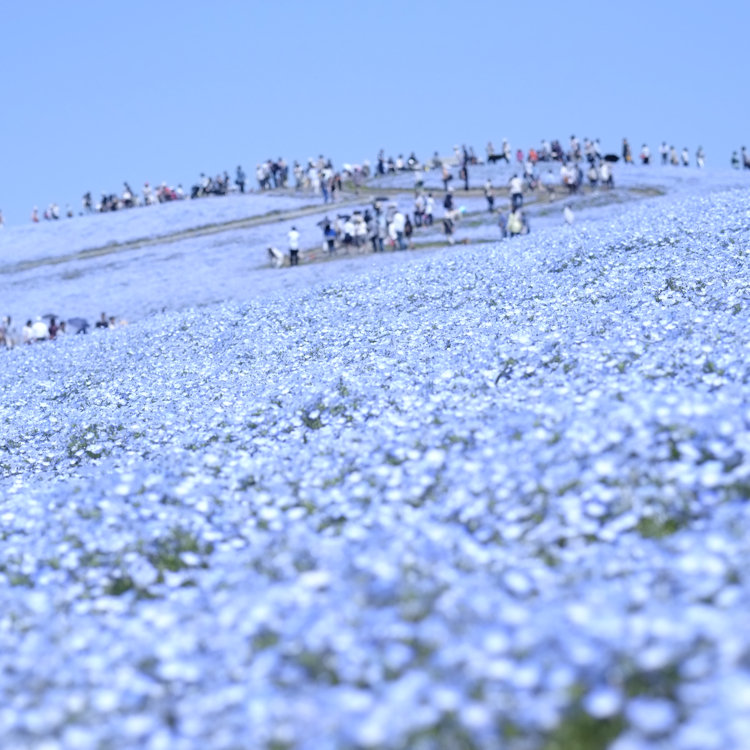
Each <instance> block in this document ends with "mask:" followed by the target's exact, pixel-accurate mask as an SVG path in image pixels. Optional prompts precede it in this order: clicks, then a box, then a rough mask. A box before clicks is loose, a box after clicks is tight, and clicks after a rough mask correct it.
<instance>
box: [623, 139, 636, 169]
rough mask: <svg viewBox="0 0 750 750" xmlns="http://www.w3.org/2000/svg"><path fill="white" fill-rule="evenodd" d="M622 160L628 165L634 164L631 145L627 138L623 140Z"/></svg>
mask: <svg viewBox="0 0 750 750" xmlns="http://www.w3.org/2000/svg"><path fill="white" fill-rule="evenodd" d="M622 160H623V161H624V162H625V163H626V164H632V163H633V153H632V151H631V150H630V144H629V143H628V139H627V138H623V139H622Z"/></svg>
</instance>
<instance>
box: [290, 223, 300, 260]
mask: <svg viewBox="0 0 750 750" xmlns="http://www.w3.org/2000/svg"><path fill="white" fill-rule="evenodd" d="M287 237H288V238H289V265H290V266H298V265H299V232H298V231H297V229H296V227H292V228H291V229H290V230H289V233H288V234H287Z"/></svg>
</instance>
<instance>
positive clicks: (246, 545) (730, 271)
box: [0, 178, 750, 748]
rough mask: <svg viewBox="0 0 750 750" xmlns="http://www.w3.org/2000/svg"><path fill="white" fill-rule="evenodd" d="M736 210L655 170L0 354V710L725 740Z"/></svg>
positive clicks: (54, 733) (110, 720) (330, 737)
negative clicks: (503, 217)
mask: <svg viewBox="0 0 750 750" xmlns="http://www.w3.org/2000/svg"><path fill="white" fill-rule="evenodd" d="M394 179H395V178H394ZM747 211H748V198H747V193H746V192H745V191H723V192H713V193H711V194H709V195H707V196H696V195H693V194H691V193H690V192H688V191H687V190H685V189H681V190H679V191H675V193H674V195H673V196H672V197H668V198H665V199H662V203H661V204H660V203H658V202H654V203H649V204H648V205H646V204H642V205H633V206H631V207H629V208H626V209H622V208H620V209H618V210H617V211H615V209H613V208H603V209H601V212H600V213H599V214H598V215H597V214H594V213H593V212H592V215H591V216H590V218H589V219H588V220H587V221H586V223H585V227H583V229H582V231H580V232H579V231H577V229H578V228H576V230H574V229H573V228H568V229H565V230H563V231H555V232H552V231H548V230H547V229H545V228H544V227H542V228H541V229H540V230H539V231H538V232H536V233H535V234H534V235H530V236H529V237H524V238H521V239H519V240H517V241H516V243H517V244H514V245H513V246H512V247H510V246H509V244H510V243H505V244H503V243H498V244H497V245H493V246H482V247H478V246H472V245H470V244H469V245H467V246H465V247H461V248H456V247H454V248H451V249H450V250H449V251H446V252H442V251H434V252H431V253H430V254H424V255H422V256H420V257H416V256H415V257H410V258H409V259H408V261H404V262H402V263H399V264H398V265H396V264H395V262H390V261H389V262H385V263H383V264H381V265H378V266H376V265H368V266H367V271H366V272H364V273H363V272H357V271H356V269H354V268H353V267H352V268H350V269H349V270H347V271H343V270H341V271H331V276H330V277H327V278H325V279H324V280H323V281H322V283H313V284H310V285H307V284H304V285H303V284H299V285H296V286H295V285H294V284H292V285H291V286H290V287H289V288H287V289H268V290H264V292H263V294H262V295H260V296H259V297H258V298H257V299H254V300H251V301H248V299H247V297H246V298H245V299H244V301H243V302H242V303H238V302H237V301H236V299H235V301H234V302H231V301H230V302H222V303H219V304H215V305H213V306H210V307H201V308H197V307H189V306H188V307H186V308H185V309H184V310H182V311H175V312H171V313H159V314H155V315H151V316H146V315H144V316H143V319H142V320H140V321H136V322H134V323H133V324H132V325H130V326H128V327H125V328H122V329H119V330H116V331H111V332H107V335H98V336H91V337H70V338H69V339H68V340H66V341H64V342H62V341H61V342H59V343H60V344H61V345H60V346H57V345H56V344H55V345H54V346H52V345H50V346H47V345H44V346H42V345H40V346H34V347H26V348H23V349H20V350H15V351H13V352H10V353H8V355H7V356H5V357H4V361H3V365H4V366H3V370H2V375H0V378H2V386H3V389H2V391H3V399H2V401H0V417H2V423H3V430H4V432H3V437H4V440H3V442H2V443H0V476H1V477H2V482H3V493H2V494H3V501H2V503H1V504H0V524H1V533H2V535H3V544H2V545H1V546H0V581H1V582H2V586H0V643H1V644H2V646H3V648H2V653H3V654H4V655H5V656H4V657H3V659H4V662H3V663H4V665H5V668H4V669H2V670H0V703H2V705H3V706H4V707H5V708H4V709H3V710H2V711H0V732H1V733H2V735H3V737H4V738H6V739H7V742H8V743H9V744H10V745H12V746H17V747H42V746H44V743H45V742H47V743H48V744H49V743H55V742H57V743H58V744H60V745H61V746H76V747H89V746H90V747H100V746H108V745H118V746H123V745H124V746H130V747H152V748H159V747H170V748H172V747H185V748H188V747H197V746H212V747H232V746H241V745H243V744H245V745H246V744H248V742H251V743H252V744H253V745H254V746H258V747H274V746H288V747H299V748H322V747H328V746H330V745H331V743H332V742H333V743H334V744H336V745H337V746H341V747H393V748H398V747H417V746H427V745H430V743H432V741H433V740H435V738H438V737H455V738H456V744H457V745H459V744H461V743H463V744H465V745H467V746H468V745H470V744H472V743H473V744H474V745H476V746H480V747H481V746H487V747H492V746H497V745H499V744H501V743H502V742H506V744H507V743H510V745H509V746H510V747H514V745H513V744H512V738H513V737H519V738H522V739H523V742H525V743H527V744H528V743H533V742H535V741H536V740H539V742H540V743H542V742H544V741H546V740H550V741H556V740H555V733H558V735H557V736H558V737H563V738H564V737H569V736H570V734H566V733H570V732H574V731H577V730H576V727H577V725H576V724H575V722H581V726H584V727H585V726H589V725H588V724H587V723H586V722H605V723H607V722H609V724H608V726H612V727H614V729H615V730H617V736H615V735H613V740H612V741H613V743H614V746H615V747H620V748H626V747H638V748H647V747H653V746H655V745H656V744H658V743H668V744H669V745H670V746H674V747H679V748H694V747H699V746H700V747H712V746H713V745H711V744H702V745H701V742H702V741H703V738H705V737H707V736H711V737H712V738H716V739H712V740H711V742H713V743H714V744H715V745H716V746H717V747H718V746H722V747H727V746H733V743H734V744H735V745H736V741H735V740H736V738H737V737H739V736H742V735H741V731H742V730H743V728H744V727H745V724H744V723H743V722H746V719H745V717H746V715H747V703H748V699H747V696H748V695H750V693H748V688H747V679H746V677H747V675H746V654H747V649H748V640H747V635H746V633H745V630H744V629H743V628H741V627H740V626H739V625H738V623H742V622H743V621H744V620H743V618H744V615H745V613H746V611H747V607H748V602H749V601H750V589H749V588H748V581H747V577H746V574H745V571H746V570H747V569H748V562H749V560H748V552H747V545H746V543H745V540H746V538H747V534H748V532H750V516H749V515H748V510H747V503H746V498H747V487H748V484H747V481H748V478H747V473H748V471H749V469H748V466H750V461H748V451H749V450H750V437H749V436H750V408H749V407H748V403H747V392H746V391H747V389H746V384H747V379H748V367H747V365H746V364H745V361H746V359H747V358H746V357H745V356H744V353H745V350H746V345H745V342H746V341H747V340H748V338H749V337H748V333H750V322H749V319H748V316H747V299H746V296H747V295H746V291H745V290H746V289H747V286H748V283H747V272H746V262H745V261H746V258H745V251H746V248H747V246H748V239H750V237H749V235H750V229H748V224H747V217H746V212H747ZM716 215H721V216H723V217H725V218H724V221H723V223H722V226H720V227H719V226H717V225H716V222H715V216H716ZM584 230H585V231H584ZM264 231H266V230H264ZM195 242H197V241H195ZM195 247H196V248H197V247H199V245H196V246H195ZM217 252H218V251H217ZM330 265H331V266H333V265H335V264H330ZM82 283H84V282H82ZM207 289H208V291H209V292H210V293H212V294H214V293H215V294H216V297H217V299H221V298H222V297H223V291H222V288H215V287H212V285H211V284H207ZM212 290H213V291H212ZM183 294H184V297H183V296H182V295H183ZM165 295H166V299H165V301H166V302H167V303H169V304H167V306H168V307H170V308H179V307H182V306H183V305H182V302H183V301H184V300H185V299H187V298H188V297H189V292H188V291H186V290H173V291H170V290H168V291H166V292H165ZM228 296H229V298H230V299H232V298H233V296H232V294H229V295H228ZM144 299H145V296H144ZM173 303H174V304H173ZM109 333H111V334H112V335H111V336H110V335H109ZM248 728H249V729H248ZM248 732H250V733H251V736H250V739H248ZM508 738H510V739H508ZM435 741H437V740H435ZM519 742H520V740H519ZM420 743H422V744H421V745H420ZM50 746H53V745H50ZM518 746H519V747H520V746H521V745H520V744H519V745H518ZM524 746H526V745H524Z"/></svg>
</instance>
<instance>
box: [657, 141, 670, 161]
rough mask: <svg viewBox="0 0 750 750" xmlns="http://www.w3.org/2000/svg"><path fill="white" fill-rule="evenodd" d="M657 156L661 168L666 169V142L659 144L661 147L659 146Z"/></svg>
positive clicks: (667, 156) (667, 153)
mask: <svg viewBox="0 0 750 750" xmlns="http://www.w3.org/2000/svg"><path fill="white" fill-rule="evenodd" d="M659 154H660V155H661V165H662V167H666V166H667V161H668V160H669V146H667V142H666V141H662V142H661V146H659Z"/></svg>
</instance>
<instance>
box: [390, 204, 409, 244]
mask: <svg viewBox="0 0 750 750" xmlns="http://www.w3.org/2000/svg"><path fill="white" fill-rule="evenodd" d="M405 228H406V217H405V216H404V214H403V213H402V212H401V209H397V210H396V213H395V214H393V231H394V232H395V233H396V241H397V242H398V249H399V250H406V243H405V242H404V229H405Z"/></svg>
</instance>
